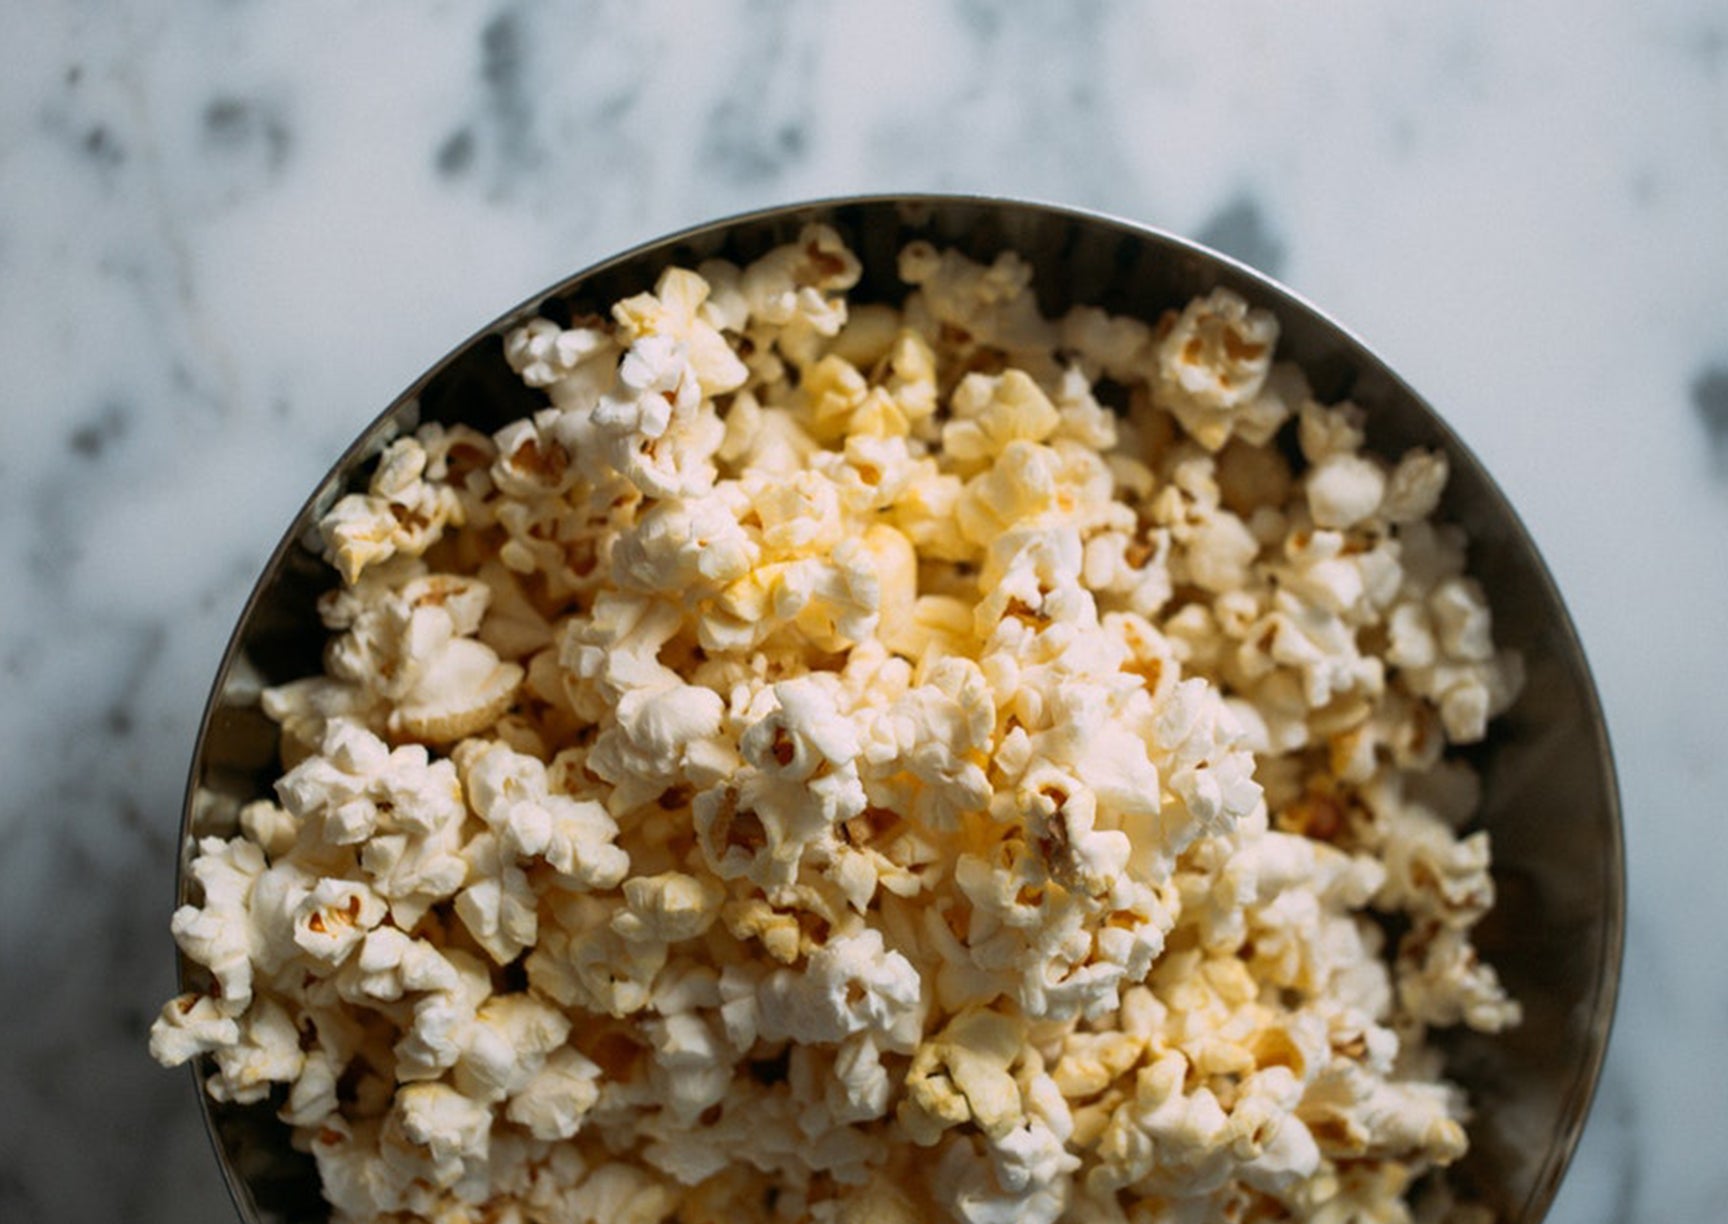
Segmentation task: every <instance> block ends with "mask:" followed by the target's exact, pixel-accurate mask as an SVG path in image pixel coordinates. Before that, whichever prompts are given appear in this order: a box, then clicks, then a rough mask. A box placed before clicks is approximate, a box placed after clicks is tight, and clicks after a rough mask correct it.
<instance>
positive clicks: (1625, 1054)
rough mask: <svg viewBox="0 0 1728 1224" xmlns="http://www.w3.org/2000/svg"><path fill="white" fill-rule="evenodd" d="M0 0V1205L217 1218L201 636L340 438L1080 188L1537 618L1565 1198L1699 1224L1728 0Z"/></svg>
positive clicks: (1726, 991)
mask: <svg viewBox="0 0 1728 1224" xmlns="http://www.w3.org/2000/svg"><path fill="white" fill-rule="evenodd" d="M1199 11H1200V10H1198V9H1193V8H1191V7H1189V6H1175V5H1167V6H1157V7H1153V6H1149V5H1144V4H1137V3H1127V2H1122V3H1109V2H1090V3H1077V4H1063V5H1054V4H1038V3H1021V4H992V3H987V2H986V0H942V2H938V3H922V4H920V3H914V2H913V0H876V2H873V3H870V4H852V5H838V4H813V3H812V4H794V3H790V2H780V3H776V2H774V0H714V2H711V3H705V4H700V5H697V4H689V5H675V4H665V3H645V4H625V3H605V2H602V3H589V4H582V5H569V6H552V5H535V4H529V3H504V2H497V0H494V2H491V3H457V2H454V0H450V2H444V3H433V4H423V3H411V2H409V0H378V2H375V3H371V4H366V5H360V4H354V3H348V4H337V3H328V2H319V3H306V4H285V3H278V4H269V3H263V2H261V0H253V2H245V0H186V2H184V3H171V2H170V0H77V2H76V3H66V4H55V5H49V4H25V3H22V2H14V3H10V4H6V5H4V6H3V11H0V388H4V390H3V392H0V414H3V415H0V423H3V425H4V438H5V440H6V442H7V445H6V446H5V447H3V448H0V567H3V569H0V572H4V573H5V574H7V575H8V576H9V577H8V580H7V581H5V582H0V673H3V675H4V684H5V692H6V700H5V702H4V705H3V706H0V778H3V779H4V780H5V783H6V785H5V789H4V792H3V798H0V985H3V987H4V990H5V992H6V995H7V997H8V1000H9V1002H8V1005H7V1006H6V1007H5V1008H3V1009H0V1100H4V1101H5V1102H6V1107H5V1109H4V1110H0V1219H5V1220H33V1221H41V1220H68V1221H90V1220H127V1221H135V1222H139V1224H151V1222H155V1221H168V1220H175V1221H185V1220H200V1221H202V1220H209V1221H220V1220H226V1219H230V1218H232V1217H231V1214H230V1211H229V1208H228V1205H227V1202H226V1199H225V1196H224V1192H223V1190H222V1187H221V1183H220V1180H219V1177H218V1174H217V1172H216V1167H215V1164H214V1162H213V1160H212V1159H211V1157H210V1154H209V1152H208V1150H207V1147H206V1142H205V1138H204V1135H203V1131H202V1129H201V1125H200V1122H199V1118H198V1114H197V1110H196V1108H195V1104H194V1100H193V1095H192V1088H191V1085H190V1083H189V1081H188V1079H187V1077H186V1076H185V1074H184V1073H169V1072H165V1071H162V1070H160V1069H158V1068H157V1067H155V1066H154V1065H153V1064H152V1063H150V1062H149V1060H148V1058H147V1056H146V1055H145V1053H144V1044H143V1043H144V1033H145V1029H146V1027H147V1025H148V1023H149V1021H150V1019H151V1017H152V1016H153V1015H154V1013H155V1010H156V1008H157V1007H158V1006H159V1005H160V1003H161V1001H162V1000H164V999H165V998H166V997H167V996H168V995H169V994H170V993H171V992H172V988H173V967H172V956H171V951H170V948H169V943H168V939H167V935H166V927H167V919H168V913H169V910H170V908H171V903H172V898H171V875H172V870H173V860H174V851H175V840H176V823H177V820H178V815H179V806H180V799H181V788H182V786H183V782H184V773H185V768H186V763H187V756H188V753H189V750H190V748H191V744H192V740H193V736H194V734H195V730H196V724H197V720H198V717H199V714H200V710H201V706H202V703H203V699H204V695H205V691H206V689H207V687H208V685H209V683H210V680H211V677H212V675H213V672H214V669H215V667H216V664H217V661H218V659H219V656H220V654H221V651H222V649H223V645H224V642H225V640H226V637H227V634H228V631H229V628H230V626H231V625H232V623H233V621H234V619H235V617H236V616H237V614H238V612H239V609H240V606H241V603H242V601H243V600H244V598H245V596H246V593H247V591H248V589H249V587H250V586H251V584H252V582H253V581H254V579H255V577H256V576H257V573H258V571H259V569H260V567H261V566H262V564H263V562H264V560H265V557H266V556H267V554H268V552H269V551H270V549H271V548H272V547H273V545H274V544H275V542H276V539H277V537H278V535H279V534H280V532H281V531H282V530H283V528H284V526H285V525H286V523H287V522H288V521H289V519H290V518H291V516H292V515H293V513H294V512H295V510H296V509H297V508H298V506H299V503H300V501H301V499H302V498H303V497H304V496H305V495H306V494H307V493H308V492H309V491H310V489H311V488H312V487H313V485H314V484H315V483H316V482H317V480H318V479H319V477H320V476H321V475H322V474H323V472H324V470H325V469H326V467H327V466H328V465H329V464H330V462H331V461H332V460H333V459H334V458H335V456H336V455H337V454H338V452H339V451H340V450H341V448H342V447H343V446H344V444H345V443H346V442H347V440H348V439H349V438H350V436H351V435H352V434H354V433H355V432H356V430H357V428H358V426H359V425H360V424H361V423H363V422H364V421H366V420H368V419H369V418H370V417H371V416H372V415H373V414H374V413H375V412H376V411H377V410H378V409H379V408H381V407H382V406H383V405H384V404H385V403H387V402H388V401H389V400H390V399H391V398H392V397H394V395H395V394H396V393H397V392H398V391H399V390H400V389H401V388H402V387H403V386H404V385H406V384H407V383H408V382H409V381H410V380H412V379H413V378H414V376H415V375H416V374H417V373H418V372H419V371H420V370H421V369H422V368H424V367H425V366H427V365H428V364H429V363H430V362H432V361H433V360H434V359H436V358H437V357H439V356H440V355H441V354H442V353H443V352H444V351H445V350H446V349H447V348H448V347H449V346H450V345H451V344H452V343H453V342H454V341H455V340H456V339H459V338H460V337H461V336H463V335H466V334H467V333H468V332H469V331H470V330H471V329H472V328H473V327H475V326H477V325H478V324H480V323H482V322H484V321H485V320H486V319H488V318H490V317H492V316H493V315H495V314H497V313H499V312H500V311H502V310H503V309H505V308H506V307H508V306H509V305H511V304H513V303H514V302H516V301H518V300H520V299H522V298H524V297H526V296H528V295H529V294H531V293H532V292H534V291H535V290H536V289H538V288H540V287H541V286H542V285H544V284H546V283H548V282H549V281H551V280H553V279H556V278H557V277H558V276H560V275H562V274H564V273H566V272H569V271H573V270H575V269H577V268H580V267H582V266H584V265H585V264H587V263H589V262H591V261H593V260H595V259H597V258H599V257H601V256H603V255H606V254H608V253H610V252H612V251H614V250H618V249H621V248H623V247H625V246H628V245H632V244H634V243H636V242H638V241H642V240H646V239H649V238H652V237H655V236H657V235H659V234H661V233H664V232H666V231H669V230H672V229H675V228H678V227H682V226H684V225H687V224H691V223H695V222H699V221H702V220H706V219H709V218H712V217H716V216H720V215H723V214H727V213H730V212H734V211H737V210H741V209H746V208H749V207H753V206H757V205H766V204H772V203H780V202H786V201H791V200H796V199H804V198H811V197H817V196H825V195H830V194H837V193H845V192H854V191H885V190H901V189H920V190H942V191H975V192H982V193H987V194H1004V195H1020V196H1029V197H1035V198H1040V199H1047V200H1053V201H1058V202H1063V203H1070V204H1076V205H1081V206H1088V207H1094V208H1099V209H1103V210H1106V211H1109V212H1112V213H1116V214H1119V215H1122V216H1125V217H1129V218H1134V219H1137V220H1142V221H1146V222H1149V223H1152V224H1155V225H1160V226H1163V227H1166V228H1169V229H1172V230H1176V231H1178V232H1181V233H1185V234H1188V235H1190V236H1193V237H1197V238H1200V239H1202V240H1205V241H1209V242H1211V243H1213V244H1215V245H1218V246H1220V247H1222V248H1223V249H1225V250H1227V251H1230V252H1233V253H1235V254H1238V255H1240V256H1242V257H1243V258H1245V259H1247V260H1249V261H1250V262H1252V263H1255V264H1257V265H1258V266H1260V267H1261V268H1262V269H1264V270H1266V271H1268V272H1270V273H1272V274H1274V275H1275V276H1278V277H1279V278H1281V279H1283V280H1284V281H1285V282H1286V283H1288V284H1290V285H1291V286H1293V287H1294V288H1295V289H1297V290H1298V291H1299V292H1301V293H1303V294H1304V295H1306V296H1308V297H1309V298H1310V299H1311V300H1314V301H1316V302H1319V303H1321V304H1322V305H1323V306H1324V307H1325V308H1327V309H1328V310H1329V311H1331V312H1332V313H1333V314H1334V315H1336V316H1337V317H1339V318H1341V319H1343V320H1345V321H1346V322H1348V323H1350V324H1351V325H1353V326H1354V327H1355V329H1356V330H1358V331H1359V332H1360V333H1361V334H1362V335H1364V336H1365V337H1366V338H1367V340H1368V341H1369V342H1370V343H1371V344H1373V345H1374V346H1376V347H1377V348H1378V349H1379V350H1380V351H1381V352H1382V354H1383V355H1384V356H1386V357H1387V358H1388V360H1389V361H1390V362H1391V363H1392V364H1393V365H1394V366H1395V367H1397V368H1399V369H1400V370H1401V371H1403V372H1404V373H1405V375H1406V376H1407V377H1408V378H1409V379H1410V381H1411V382H1413V383H1414V384H1415V385H1416V386H1417V387H1418V388H1420V389H1421V390H1422V391H1424V392H1425V394H1426V395H1427V396H1428V397H1429V398H1430V399H1431V400H1432V401H1433V402H1435V403H1436V404H1438V405H1439V406H1441V408H1442V410H1443V411H1444V412H1445V413H1446V414H1447V415H1448V416H1449V418H1450V419H1451V420H1452V422H1453V423H1454V425H1455V426H1456V427H1457V428H1458V430H1459V432H1460V433H1461V434H1462V435H1463V437H1464V438H1465V439H1466V440H1467V442H1468V443H1469V444H1470V445H1471V446H1472V447H1473V448H1474V449H1475V450H1476V452H1477V453H1478V454H1479V455H1480V456H1481V457H1482V458H1483V460H1485V462H1486V463H1487V465H1488V467H1489V468H1490V470H1492V471H1493V472H1494V473H1495V474H1496V475H1497V477H1498V479H1499V480H1500V482H1501V484H1502V486H1503V487H1504V488H1505V490H1506V491H1507V493H1508V494H1509V495H1510V497H1511V499H1512V501H1513V502H1514V503H1515V504H1516V505H1517V506H1518V507H1519V508H1520V510H1521V512H1522V514H1523V516H1524V518H1525V521H1526V523H1527V525H1528V526H1529V528H1530V530H1531V532H1532V534H1533V535H1534V536H1535V538H1536V540H1537V541H1538V543H1539V545H1540V546H1541V548H1542V549H1543V551H1544V553H1545V555H1546V557H1547V559H1548V562H1549V564H1550V566H1551V567H1552V569H1553V571H1554V573H1555V575H1556V577H1557V579H1558V580H1559V583H1560V586H1561V588H1562V589H1563V590H1564V591H1565V592H1566V593H1567V596H1568V599H1569V603H1570V606H1571V609H1572V612H1573V614H1574V617H1575V619H1576V621H1577V625H1578V628H1579V631H1580V633H1581V636H1582V638H1583V641H1584V644H1585V647H1586V649H1587V651H1588V653H1589V656H1590V659H1591V662H1592V665H1593V667H1594V670H1595V674H1596V677H1597V681H1598V684H1599V686H1600V689H1601V693H1602V698H1603V702H1604V705H1605V707H1606V709H1607V712H1608V717H1609V721H1610V726H1611V732H1612V737H1613V741H1614V745H1615V749H1616V752H1617V756H1618V762H1619V768H1620V776H1621V785H1622V790H1623V797H1624V801H1625V809H1626V813H1627V838H1628V842H1629V847H1630V882H1631V910H1630V912H1631V920H1630V927H1629V931H1628V940H1627V959H1626V974H1625V979H1624V986H1623V990H1622V995H1621V1004H1620V1012H1619V1021H1618V1026H1617V1030H1616V1033H1615V1036H1614V1041H1613V1046H1612V1050H1611V1054H1610V1057H1609V1060H1608V1065H1607V1069H1606V1072H1605V1075H1604V1078H1603V1080H1602V1084H1601V1088H1600V1091H1599V1094H1598V1097H1597V1104H1596V1107H1595V1110H1594V1112H1593V1115H1592V1120H1591V1123H1590V1126H1589V1129H1588V1131H1587V1133H1586V1137H1585V1140H1584V1143H1583V1146H1582V1149H1581V1151H1580V1153H1579V1155H1578V1157H1577V1159H1576V1161H1575V1163H1574V1166H1573V1171H1572V1173H1571V1174H1570V1176H1569V1178H1568V1181H1567V1184H1566V1186H1565V1188H1564V1189H1563V1191H1562V1193H1561V1196H1560V1199H1559V1201H1558V1203H1557V1204H1556V1206H1555V1208H1554V1210H1553V1212H1552V1215H1551V1217H1550V1218H1551V1219H1552V1220H1554V1221H1556V1222H1559V1224H1596V1222H1598V1221H1600V1222H1602V1224H1610V1222H1614V1221H1623V1220H1631V1219H1648V1220H1662V1221H1666V1222H1669V1224H1677V1222H1684V1221H1698V1222H1700V1224H1703V1222H1705V1221H1714V1220H1718V1219H1720V1218H1722V1216H1723V1213H1724V1212H1725V1211H1728V1163H1725V1162H1724V1161H1723V1160H1722V1158H1721V1156H1720V1153H1719V1151H1718V1148H1719V1145H1720V1141H1721V1139H1722V1137H1723V1136H1724V1135H1728V1094H1725V1093H1724V1092H1723V1091H1722V1089H1721V1083H1722V1080H1723V1076H1724V1074H1725V1073H1728V1055H1725V1053H1724V1052H1725V1051H1728V1040H1725V1039H1728V967H1725V963H1724V956H1723V954H1722V952H1721V950H1720V948H1721V945H1720V944H1719V943H1718V937H1719V933H1718V932H1716V924H1717V923H1719V922H1720V923H1723V924H1724V925H1725V926H1728V888H1724V887H1723V886H1722V884H1721V881H1722V880H1723V879H1724V877H1725V876H1728V836H1725V835H1724V833H1723V825H1722V821H1723V819H1724V801H1723V795H1724V794H1725V793H1728V751H1724V748H1725V746H1728V745H1725V743H1724V739H1723V737H1724V728H1728V636H1725V633H1724V626H1725V625H1728V564H1725V559H1728V548H1725V547H1724V546H1723V543H1722V542H1723V540H1724V539H1728V310H1725V309H1724V305H1725V299H1724V286H1728V222H1725V218H1728V11H1725V10H1724V9H1723V7H1722V6H1721V5H1720V4H1717V3H1713V2H1712V0H1660V2H1658V3H1633V2H1632V0H1587V2H1575V3H1565V4H1562V3H1551V2H1543V3H1528V4H1520V5H1497V6H1487V5H1477V4H1472V3H1466V2H1464V0H1448V2H1445V3H1434V4H1428V5H1423V6H1419V7H1417V6H1397V5H1370V4H1348V5H1339V6H1329V7H1328V9H1327V12H1326V14H1325V17H1324V19H1322V18H1320V17H1319V16H1317V15H1316V14H1314V13H1312V12H1311V11H1310V10H1308V9H1307V8H1306V6H1295V5H1285V4H1276V3H1235V2H1232V3H1227V4H1214V5H1208V6H1205V9H1204V12H1205V15H1204V16H1203V17H1202V16H1199V15H1198V13H1199Z"/></svg>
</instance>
